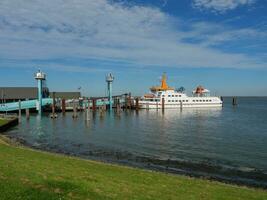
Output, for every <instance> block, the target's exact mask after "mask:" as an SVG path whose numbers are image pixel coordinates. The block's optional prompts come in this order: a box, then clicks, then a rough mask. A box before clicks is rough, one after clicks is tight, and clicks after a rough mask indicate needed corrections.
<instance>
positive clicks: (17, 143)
mask: <svg viewBox="0 0 267 200" xmlns="http://www.w3.org/2000/svg"><path fill="white" fill-rule="evenodd" d="M1 139H4V141H5V142H6V143H8V144H9V145H12V146H14V147H22V148H27V149H30V150H33V151H37V152H44V153H51V154H56V155H61V156H67V157H73V158H77V159H81V160H87V161H93V162H100V163H103V164H111V165H115V166H124V167H130V168H135V169H140V170H149V171H154V172H159V173H164V174H169V175H173V176H185V177H189V178H196V179H201V180H207V181H216V182H219V183H223V184H229V185H233V186H239V187H248V188H254V189H263V190H266V189H267V185H261V184H260V183H256V182H255V181H252V182H249V180H246V181H242V177H241V178H240V177H238V178H239V179H240V180H237V179H236V180H234V179H233V177H232V178H231V177H223V175H220V174H219V173H217V174H216V173H215V172H214V173H213V174H209V173H208V172H206V174H204V173H205V172H201V171H199V172H194V171H192V169H190V168H188V169H183V168H181V169H177V168H172V167H171V166H170V167H169V166H167V167H166V166H163V165H155V164H153V163H149V162H148V163H146V164H142V163H138V162H130V161H129V160H128V161H127V162H125V161H123V160H114V159H112V158H111V159H106V158H103V157H102V158H101V157H100V156H96V155H95V156H93V155H91V156H88V155H78V154H72V153H68V152H63V151H60V150H59V149H58V150H52V149H43V148H38V147H36V146H33V145H31V144H27V142H26V141H24V140H21V139H18V138H15V137H10V136H8V135H4V134H3V133H0V140H1ZM139 159H147V160H148V161H149V160H150V161H151V158H148V157H147V158H146V157H144V158H139ZM152 162H153V161H152ZM154 162H155V161H154ZM167 162H170V161H167ZM182 164H184V163H182ZM185 164H188V163H185ZM190 164H191V163H190ZM194 167H195V168H196V167H203V168H205V167H207V166H202V165H201V164H200V165H195V166H194ZM208 167H209V166H208ZM190 170H191V171H190ZM215 170H216V169H215ZM233 173H240V171H234V170H233ZM252 173H256V176H257V177H258V178H262V177H260V175H261V174H257V173H258V172H257V171H255V172H252ZM263 175H265V174H263ZM243 179H244V177H243ZM264 180H265V179H264Z"/></svg>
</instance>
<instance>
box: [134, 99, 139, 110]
mask: <svg viewBox="0 0 267 200" xmlns="http://www.w3.org/2000/svg"><path fill="white" fill-rule="evenodd" d="M135 110H139V98H138V97H137V98H136V99H135Z"/></svg>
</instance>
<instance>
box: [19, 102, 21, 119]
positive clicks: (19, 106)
mask: <svg viewBox="0 0 267 200" xmlns="http://www.w3.org/2000/svg"><path fill="white" fill-rule="evenodd" d="M19 123H21V100H19Z"/></svg>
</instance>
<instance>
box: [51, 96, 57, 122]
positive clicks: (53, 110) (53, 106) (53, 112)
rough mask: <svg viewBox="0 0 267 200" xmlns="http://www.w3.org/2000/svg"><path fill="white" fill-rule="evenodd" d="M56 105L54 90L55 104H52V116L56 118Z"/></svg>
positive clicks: (54, 98) (54, 99)
mask: <svg viewBox="0 0 267 200" xmlns="http://www.w3.org/2000/svg"><path fill="white" fill-rule="evenodd" d="M55 107H56V93H55V92H53V104H52V116H51V118H53V119H54V118H56V115H55Z"/></svg>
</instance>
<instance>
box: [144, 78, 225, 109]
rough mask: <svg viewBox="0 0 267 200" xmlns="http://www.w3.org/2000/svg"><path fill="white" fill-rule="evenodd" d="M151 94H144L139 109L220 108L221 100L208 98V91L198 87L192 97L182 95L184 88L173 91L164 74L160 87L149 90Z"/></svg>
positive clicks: (212, 97) (214, 97)
mask: <svg viewBox="0 0 267 200" xmlns="http://www.w3.org/2000/svg"><path fill="white" fill-rule="evenodd" d="M150 90H151V93H149V94H145V95H144V96H142V97H141V99H140V101H139V107H140V108H145V109H163V108H164V109H165V108H166V109H169V108H172V109H175V108H176V109H177V108H201V107H222V104H223V102H222V100H221V98H219V97H216V96H210V91H209V90H207V89H205V88H204V87H202V86H198V87H197V88H196V89H195V90H194V91H193V92H192V94H193V95H192V96H187V95H186V94H185V93H184V88H180V89H178V90H175V89H174V88H172V87H169V86H168V85H167V77H166V74H163V76H162V80H161V86H154V87H152V88H150Z"/></svg>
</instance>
